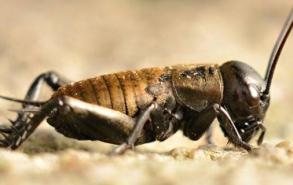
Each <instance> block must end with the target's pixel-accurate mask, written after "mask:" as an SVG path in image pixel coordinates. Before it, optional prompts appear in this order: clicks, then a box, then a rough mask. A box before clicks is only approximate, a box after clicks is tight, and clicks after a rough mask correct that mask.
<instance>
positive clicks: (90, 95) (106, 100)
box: [53, 67, 169, 116]
mask: <svg viewBox="0 0 293 185" xmlns="http://www.w3.org/2000/svg"><path fill="white" fill-rule="evenodd" d="M168 69H169V68H159V67H157V68H148V69H142V70H137V71H125V72H119V73H113V74H107V75H101V76H97V77H94V78H90V79H86V80H82V81H78V82H75V83H71V84H67V85H65V86H62V87H61V88H59V89H58V91H56V92H55V93H54V94H53V97H56V96H70V97H74V98H77V99H79V100H82V101H85V102H88V103H92V104H96V105H100V106H103V107H107V108H111V109H114V110H117V111H120V112H122V113H125V114H127V115H129V116H134V115H135V114H136V113H137V112H138V110H139V109H143V108H145V107H146V106H148V105H149V104H150V103H151V102H152V100H153V99H154V97H153V96H152V95H151V94H149V93H148V92H147V91H146V89H147V87H149V86H151V85H155V84H161V82H160V80H159V79H160V76H162V75H163V74H165V73H166V72H168Z"/></svg>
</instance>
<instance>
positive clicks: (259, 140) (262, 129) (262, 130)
mask: <svg viewBox="0 0 293 185" xmlns="http://www.w3.org/2000/svg"><path fill="white" fill-rule="evenodd" d="M259 128H260V129H261V133H260V136H259V138H258V139H257V144H258V145H261V144H262V142H263V138H264V136H265V134H266V130H267V129H266V127H265V126H263V124H260V125H259Z"/></svg>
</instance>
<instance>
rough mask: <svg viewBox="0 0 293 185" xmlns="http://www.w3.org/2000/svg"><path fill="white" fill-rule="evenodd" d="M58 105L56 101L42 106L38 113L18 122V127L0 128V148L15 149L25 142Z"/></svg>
mask: <svg viewBox="0 0 293 185" xmlns="http://www.w3.org/2000/svg"><path fill="white" fill-rule="evenodd" d="M56 104H58V102H57V101H56V100H54V101H49V102H48V103H46V104H44V105H43V106H42V107H41V108H40V111H37V112H34V113H32V114H30V115H27V117H26V119H25V120H19V122H17V123H18V125H12V126H7V127H6V126H4V125H2V126H1V127H0V134H1V136H2V139H0V147H5V148H10V149H16V148H18V147H19V146H20V145H21V143H22V142H23V141H25V140H26V139H27V138H28V137H29V136H30V135H31V134H32V132H33V131H34V130H35V129H36V128H37V127H38V126H39V124H40V123H41V122H42V121H43V120H44V119H45V117H46V116H48V115H49V114H50V112H51V111H52V110H53V108H54V107H55V106H56Z"/></svg>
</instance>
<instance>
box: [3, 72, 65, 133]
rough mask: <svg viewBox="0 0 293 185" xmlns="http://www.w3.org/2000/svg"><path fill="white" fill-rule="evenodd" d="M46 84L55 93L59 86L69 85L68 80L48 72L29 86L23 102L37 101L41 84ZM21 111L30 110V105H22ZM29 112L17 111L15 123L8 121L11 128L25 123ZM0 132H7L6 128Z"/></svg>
mask: <svg viewBox="0 0 293 185" xmlns="http://www.w3.org/2000/svg"><path fill="white" fill-rule="evenodd" d="M44 83H46V84H47V85H48V86H49V87H51V89H52V90H54V91H56V90H57V89H58V88H59V87H60V86H62V85H64V84H66V83H69V81H68V80H66V79H64V78H63V77H61V76H60V75H59V74H57V73H56V72H53V71H50V72H46V73H43V74H40V75H39V76H38V77H36V78H35V80H34V81H33V82H32V84H31V86H30V87H29V89H28V91H27V93H26V95H25V98H24V100H28V101H35V100H37V99H38V97H39V94H40V90H41V87H42V86H43V84H44ZM22 107H23V109H30V108H31V107H32V106H31V105H24V104H23V105H22ZM30 114H31V113H30V112H21V111H19V112H18V114H17V118H16V119H15V121H12V120H10V122H11V123H12V125H13V127H19V126H21V125H22V124H23V123H24V122H27V120H28V117H29V116H30ZM0 131H2V132H9V129H8V128H7V126H1V127H0Z"/></svg>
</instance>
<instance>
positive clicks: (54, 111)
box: [0, 9, 293, 154]
mask: <svg viewBox="0 0 293 185" xmlns="http://www.w3.org/2000/svg"><path fill="white" fill-rule="evenodd" d="M292 27H293V9H292V10H291V12H290V14H289V16H288V18H287V20H286V22H285V24H284V27H283V30H282V32H281V33H280V35H279V38H278V39H277V42H276V44H275V46H274V49H273V51H272V54H271V57H270V60H269V64H268V67H267V71H266V75H265V78H264V79H263V78H262V77H261V75H259V74H258V73H257V72H256V71H255V70H254V69H253V68H252V67H250V66H248V65H247V64H245V63H242V62H238V61H229V62H226V63H224V64H222V65H221V66H218V65H213V64H210V65H207V64H205V65H199V64H190V65H177V66H171V67H154V68H146V69H141V70H136V71H126V72H119V73H114V74H108V75H102V76H97V77H94V78H90V79H86V80H82V81H79V82H75V83H70V82H69V81H68V80H65V79H64V78H63V77H61V76H60V75H58V74H57V73H55V72H47V73H43V74H41V75H39V76H38V77H37V78H36V79H35V80H34V81H33V83H32V84H31V86H30V88H29V90H28V92H27V94H26V96H25V98H24V100H20V99H15V98H10V97H6V96H1V98H3V99H6V100H10V101H15V102H19V103H21V104H22V109H21V110H18V111H17V114H18V115H17V118H16V120H11V121H10V122H11V124H10V125H5V124H3V125H1V127H0V132H1V135H2V139H1V140H0V145H1V147H6V148H10V149H16V148H18V147H19V146H20V145H21V144H22V143H23V142H24V141H25V140H26V139H27V138H28V137H29V136H30V135H31V134H32V133H33V131H34V130H35V129H36V128H37V127H38V126H39V124H40V123H41V122H42V121H43V120H44V119H45V118H47V122H48V123H49V124H50V125H51V126H53V127H54V128H55V129H56V130H57V131H58V132H60V133H62V134H63V135H65V136H67V137H70V138H75V139H78V140H99V141H103V142H107V143H112V144H117V145H119V146H118V147H117V148H116V149H115V150H114V151H113V153H114V154H121V153H123V152H125V151H126V150H127V149H130V148H133V147H134V146H135V145H140V144H144V143H148V142H152V141H155V140H158V141H163V140H165V139H167V138H168V137H170V136H171V135H173V134H174V133H175V132H176V131H178V130H182V131H183V133H184V135H185V136H187V137H188V138H190V139H192V140H197V139H199V138H200V137H201V136H202V135H203V134H204V133H205V132H206V131H207V130H208V129H209V127H210V125H211V123H212V122H213V120H214V119H215V118H217V119H218V121H219V123H220V127H221V129H222V131H223V133H224V135H225V136H226V137H227V138H228V140H229V141H230V142H231V143H233V144H234V145H235V146H237V147H241V148H244V149H246V150H248V151H250V150H251V149H252V146H251V145H250V144H249V143H248V142H249V141H250V140H251V139H252V137H253V136H255V135H256V134H257V133H258V132H259V131H260V134H259V137H258V139H257V143H258V144H259V145H260V144H261V143H262V141H263V138H264V135H265V132H266V129H265V127H264V125H263V120H264V117H265V113H266V111H267V109H268V107H269V104H270V87H271V83H272V78H273V74H274V71H275V68H276V64H277V62H278V58H279V56H280V53H281V51H282V48H283V46H284V44H285V41H286V39H287V37H288V36H289V33H290V31H291V29H292ZM43 84H47V85H48V86H49V87H51V88H52V90H53V91H54V93H53V95H52V96H51V98H50V99H49V100H47V101H38V96H39V92H40V88H41V86H42V85H43Z"/></svg>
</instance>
